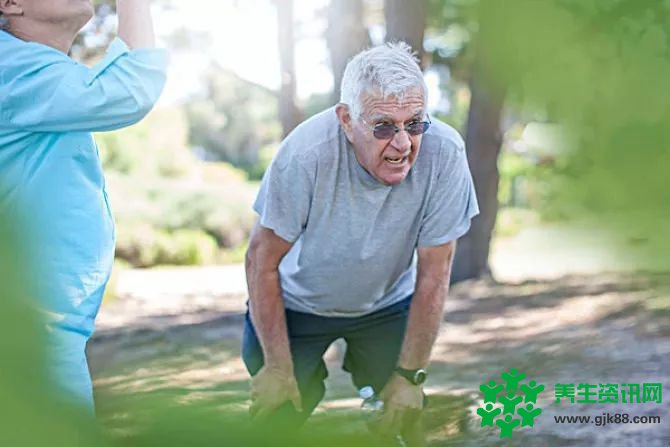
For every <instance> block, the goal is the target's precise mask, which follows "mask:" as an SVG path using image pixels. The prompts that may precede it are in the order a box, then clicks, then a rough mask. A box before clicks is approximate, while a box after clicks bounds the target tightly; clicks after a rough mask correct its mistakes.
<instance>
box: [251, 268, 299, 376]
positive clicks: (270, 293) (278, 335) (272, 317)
mask: <svg viewBox="0 0 670 447" xmlns="http://www.w3.org/2000/svg"><path fill="white" fill-rule="evenodd" d="M247 280H248V285H249V310H250V312H251V320H252V322H253V324H254V329H255V330H256V335H257V336H258V339H259V341H260V344H261V348H262V349H263V356H264V363H265V366H266V367H268V368H270V369H276V370H279V371H283V372H285V373H291V374H293V360H292V359H291V349H290V345H289V341H288V331H287V328H286V315H285V308H284V301H283V299H282V296H281V286H280V283H279V272H278V271H277V270H276V269H274V270H272V269H267V268H265V269H264V268H263V267H261V266H258V265H255V264H254V262H253V261H249V260H248V261H247Z"/></svg>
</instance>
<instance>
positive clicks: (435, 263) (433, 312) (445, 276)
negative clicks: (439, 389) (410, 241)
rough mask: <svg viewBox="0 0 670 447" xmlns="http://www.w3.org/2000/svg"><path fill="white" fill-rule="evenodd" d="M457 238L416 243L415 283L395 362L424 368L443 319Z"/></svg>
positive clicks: (403, 366)
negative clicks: (429, 244) (432, 243)
mask: <svg viewBox="0 0 670 447" xmlns="http://www.w3.org/2000/svg"><path fill="white" fill-rule="evenodd" d="M455 249H456V241H452V242H449V243H447V244H444V245H438V246H436V247H419V248H418V249H417V252H418V255H419V263H418V269H417V283H416V291H415V292H414V297H413V298H412V304H411V306H410V311H409V319H408V322H407V331H406V332H405V340H404V342H403V347H402V351H401V352H400V360H399V362H398V366H401V367H402V368H406V369H417V368H425V367H426V366H427V365H428V361H429V360H430V351H431V350H432V348H433V344H434V343H435V339H436V338H437V333H438V331H439V329H440V324H441V322H442V312H443V310H444V302H445V299H446V297H447V293H448V291H449V276H450V274H451V265H452V262H453V258H454V252H455Z"/></svg>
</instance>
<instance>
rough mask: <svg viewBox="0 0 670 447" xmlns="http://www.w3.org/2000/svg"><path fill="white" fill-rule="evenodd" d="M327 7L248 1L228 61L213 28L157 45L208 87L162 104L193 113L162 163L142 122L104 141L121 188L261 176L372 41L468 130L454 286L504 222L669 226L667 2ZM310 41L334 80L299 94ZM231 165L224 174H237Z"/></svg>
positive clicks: (107, 11) (165, 4)
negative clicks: (410, 58) (409, 57)
mask: <svg viewBox="0 0 670 447" xmlns="http://www.w3.org/2000/svg"><path fill="white" fill-rule="evenodd" d="M249 4H250V3H244V2H236V1H232V0H230V1H224V2H220V4H217V5H218V6H216V8H222V9H221V10H217V11H213V9H214V7H212V6H211V3H207V2H198V1H194V3H193V4H192V5H191V7H190V9H198V8H200V9H203V10H205V11H206V12H207V13H210V12H211V14H209V15H211V16H216V15H217V14H218V16H219V17H220V18H221V20H222V21H223V19H225V18H227V17H232V16H235V14H238V13H239V12H240V11H242V10H243V9H244V8H245V5H249ZM96 5H97V11H98V14H97V16H96V19H95V20H94V21H93V22H91V24H90V25H89V27H87V29H86V30H85V32H84V33H82V35H81V36H80V38H79V40H78V45H77V46H76V47H75V48H74V50H73V54H74V55H75V56H76V57H78V58H80V59H82V60H85V61H87V62H92V61H95V60H96V58H99V57H100V53H101V50H102V49H104V46H105V45H106V43H107V42H108V40H109V38H110V37H111V36H112V35H113V30H114V16H113V12H114V10H113V6H114V2H113V1H111V0H97V1H96ZM320 5H321V6H320V9H319V10H317V11H316V12H315V14H314V15H312V16H310V17H309V18H306V17H305V15H304V14H303V13H304V11H305V10H306V9H309V8H311V9H314V6H309V7H308V6H306V4H302V3H295V2H293V1H291V0H272V1H270V0H256V1H255V2H253V5H252V6H246V7H251V8H254V12H256V13H258V14H257V15H255V17H256V19H255V20H256V22H254V21H253V20H254V19H252V21H249V22H248V23H247V22H245V23H246V28H244V27H240V28H238V31H237V32H238V34H237V35H235V38H234V39H233V40H234V43H235V44H236V45H237V48H239V49H240V51H239V52H235V53H234V55H233V54H231V55H230V57H222V56H227V55H225V54H224V55H222V54H219V53H220V52H221V51H223V50H220V49H219V47H217V46H215V45H214V44H215V42H214V40H213V38H212V34H211V33H213V32H217V31H216V30H215V29H213V28H211V27H210V29H209V30H204V28H203V27H202V26H199V25H200V24H199V23H197V22H193V21H183V20H182V21H177V24H176V25H174V26H173V27H171V28H169V29H167V30H166V29H165V28H166V27H163V28H162V30H161V35H162V39H163V41H164V42H165V43H166V44H168V45H169V46H170V47H171V48H173V50H174V51H173V52H175V53H179V54H177V56H178V57H176V58H175V60H174V61H173V64H176V65H179V64H180V62H179V61H180V60H181V59H180V57H181V56H180V55H183V54H184V53H187V54H188V55H190V56H192V57H193V56H196V55H199V56H203V57H205V58H209V62H207V63H206V64H205V65H206V67H207V68H206V70H203V71H202V74H201V75H200V77H199V78H197V79H195V80H194V79H189V80H188V81H184V82H183V83H182V84H181V86H180V87H181V88H182V89H183V90H184V92H182V93H183V94H182V96H181V97H180V99H179V100H177V101H172V102H170V103H169V104H163V105H162V106H161V107H162V108H165V107H167V108H172V109H174V110H175V112H174V113H173V114H172V116H173V117H176V116H181V117H183V119H182V118H180V119H179V120H180V122H182V123H185V128H186V129H187V131H186V133H185V134H184V137H183V138H181V137H179V138H173V139H172V140H171V141H170V144H169V145H167V146H165V147H170V148H171V149H170V150H169V151H168V152H169V153H170V154H171V155H169V157H168V161H165V160H162V157H158V158H152V157H154V156H153V155H152V156H151V157H149V158H147V157H148V155H147V154H150V153H153V151H146V150H136V149H135V148H136V147H137V146H138V145H140V144H144V145H146V144H149V145H151V144H153V143H151V142H150V141H149V140H147V141H149V143H147V141H142V143H140V142H139V140H138V139H137V138H138V137H137V136H138V133H139V134H142V132H144V133H143V134H142V135H144V137H142V138H145V137H146V135H147V134H146V130H145V131H142V130H141V129H142V126H143V125H140V127H139V129H140V130H129V131H124V132H119V133H114V134H111V135H108V136H105V137H104V138H103V139H102V142H103V146H105V145H107V146H106V147H107V149H106V150H105V151H103V152H106V153H107V155H105V160H106V163H107V164H108V170H110V171H111V172H112V173H113V175H116V174H114V172H118V174H119V176H120V177H122V176H123V175H125V176H131V174H133V173H134V174H133V175H135V176H142V174H140V172H145V173H146V172H149V171H151V172H154V173H155V175H156V176H157V177H159V178H163V179H164V178H172V179H174V180H175V181H177V180H179V179H181V180H184V179H189V180H188V181H191V182H196V183H197V182H200V184H201V185H203V184H204V183H206V182H207V181H208V180H206V178H210V179H211V178H212V177H211V176H210V177H207V176H203V175H200V174H197V173H199V172H200V173H201V172H204V171H203V170H202V169H201V167H200V166H201V164H202V163H205V164H206V165H207V166H208V168H207V169H206V171H207V172H210V174H211V172H212V171H213V170H214V171H215V170H216V169H219V168H217V167H216V166H223V165H220V163H228V164H230V165H232V166H233V167H234V169H240V170H242V171H243V174H242V178H241V180H240V181H241V182H242V183H245V181H246V180H247V179H250V180H257V179H259V178H260V176H261V175H262V172H263V170H264V168H265V166H266V164H267V162H268V161H269V160H270V159H271V157H272V153H273V151H274V149H275V148H276V147H277V144H278V142H279V140H280V139H281V136H282V135H286V134H287V133H288V132H289V131H290V130H291V129H292V128H293V127H294V126H295V125H296V124H297V123H298V122H299V121H300V118H301V115H302V116H309V115H310V114H312V113H315V112H317V111H319V110H322V109H323V108H325V107H327V106H329V105H332V104H334V103H335V102H336V101H337V99H338V98H339V92H338V85H339V82H340V79H341V74H342V71H343V69H344V65H345V64H346V61H347V60H348V58H350V57H351V56H352V55H353V54H355V53H356V52H357V51H359V50H360V49H362V48H364V47H366V46H367V45H370V44H378V43H381V42H383V41H384V40H386V41H389V40H395V39H398V38H402V39H405V40H408V41H409V42H410V44H411V45H412V46H413V48H414V49H415V50H416V51H417V53H419V54H421V55H422V59H421V60H422V65H423V67H424V69H425V72H426V76H427V79H429V83H430V84H431V94H432V95H433V100H434V101H432V102H431V114H432V115H434V116H437V117H439V118H440V119H443V120H444V121H446V122H448V123H450V124H451V125H453V126H455V127H456V128H457V129H459V130H460V131H461V133H462V134H463V135H464V138H465V140H466V143H467V150H468V159H469V162H470V165H471V170H472V173H473V177H474V179H475V183H476V187H477V194H478V199H479V203H480V208H481V214H480V216H478V217H477V218H475V219H474V221H473V225H472V229H471V231H470V233H469V234H468V235H466V236H465V237H464V238H463V239H462V240H461V241H460V244H459V250H458V255H457V259H456V263H455V266H454V272H453V278H454V279H455V280H460V279H466V278H476V277H481V276H488V275H489V268H488V258H489V253H490V247H491V242H492V240H495V239H494V238H493V236H494V234H495V232H496V231H498V232H501V234H502V233H506V232H508V231H510V229H509V222H513V225H512V226H513V227H517V226H519V225H523V222H524V219H525V217H523V216H525V215H526V213H534V214H539V215H540V217H541V218H544V219H554V220H555V219H566V218H573V217H576V216H584V215H586V214H588V213H589V212H590V213H591V215H592V216H591V217H593V218H594V219H595V221H597V222H598V223H599V225H600V224H601V223H602V225H600V226H599V228H614V227H616V228H625V231H626V232H628V233H631V235H630V236H626V237H627V238H629V239H634V240H639V239H640V238H642V239H645V240H648V239H649V238H650V237H651V238H652V239H653V238H656V237H658V236H651V235H658V234H661V233H662V232H663V230H661V229H663V228H670V226H668V225H664V223H667V222H666V221H665V220H664V219H665V217H663V216H665V215H667V214H668V213H669V211H668V209H667V204H668V203H670V200H667V199H668V197H667V194H665V193H664V192H663V191H665V190H666V189H667V188H665V187H664V184H663V181H662V180H660V179H662V178H664V175H663V172H661V171H662V169H663V166H666V165H667V161H668V151H667V150H666V148H665V144H664V142H665V141H668V135H667V130H666V128H667V126H666V125H664V123H665V122H667V114H668V112H667V111H668V110H670V108H669V107H668V104H667V100H666V99H665V97H666V95H662V94H661V92H663V91H664V90H665V79H667V74H668V72H669V71H670V68H669V64H668V63H667V61H666V58H664V57H663V55H664V54H667V51H668V41H669V39H668V33H667V30H666V27H665V26H664V17H666V16H667V13H668V12H669V11H670V6H668V3H667V2H653V1H643V2H639V1H636V2H634V1H632V0H619V1H617V2H597V1H587V2H583V1H577V0H567V1H566V0H549V1H546V2H534V1H530V0H510V1H507V2H504V6H503V5H502V2H496V1H491V0H422V1H418V2H402V1H395V0H386V1H382V0H331V1H329V2H328V1H325V0H324V1H323V2H321V4H320ZM154 6H155V9H156V13H157V14H156V16H157V17H156V18H157V22H158V23H166V22H167V19H166V17H168V16H169V14H170V12H171V11H172V12H174V11H177V16H178V17H180V14H183V11H181V10H180V9H179V8H180V5H179V3H178V2H173V1H170V0H163V1H156V2H155V4H154ZM210 9H212V11H210ZM268 11H270V12H269V14H273V15H274V19H273V21H274V25H272V26H273V27H276V32H275V33H274V36H276V42H275V39H274V38H272V39H270V40H268V41H264V42H262V48H263V50H262V51H256V52H253V51H251V50H248V49H247V48H251V47H252V46H253V45H252V44H253V43H254V41H255V39H257V38H258V36H260V35H261V34H262V33H261V31H262V29H261V26H262V27H268V26H269V23H270V22H267V21H263V20H262V17H263V14H262V13H263V12H265V14H266V15H267V14H268ZM180 18H181V17H180ZM226 23H227V24H228V25H227V26H228V27H230V24H231V23H232V24H234V23H235V22H234V21H232V22H226ZM256 24H258V28H255V26H256ZM208 33H209V34H208ZM229 40H230V39H229ZM307 45H311V46H312V47H310V48H313V47H315V46H319V45H320V46H322V47H323V49H324V51H323V53H319V52H318V51H317V52H313V54H318V56H314V57H317V58H322V59H324V60H323V62H324V63H326V64H327V66H328V67H330V73H325V72H322V73H321V74H320V75H319V76H320V78H318V77H317V80H316V81H314V80H312V83H314V82H316V85H317V87H318V88H319V89H320V90H319V91H315V92H314V93H312V94H311V95H309V94H307V95H305V94H304V92H303V93H302V94H301V93H300V89H301V87H303V86H305V85H307V84H308V83H309V82H306V81H305V79H306V76H307V75H306V72H305V71H304V67H305V63H304V62H305V61H304V57H305V56H304V54H305V47H306V46H307ZM225 51H228V52H230V51H231V50H230V47H227V50H225ZM241 56H243V57H244V58H246V59H248V60H252V61H256V62H259V63H260V65H259V66H261V67H263V68H262V69H261V70H260V71H264V72H270V71H272V73H274V76H275V77H276V79H278V82H276V83H275V84H274V85H268V84H267V83H261V82H259V81H258V80H257V79H252V78H250V77H249V76H248V75H247V74H240V73H239V72H236V70H235V62H236V61H235V59H236V58H239V57H241ZM274 60H276V61H277V62H276V63H275V62H273V61H274ZM189 61H190V59H189ZM189 63H190V62H189ZM263 64H265V65H263ZM194 69H195V67H194ZM312 69H313V68H312ZM301 76H303V78H301ZM314 76H315V75H314V74H312V77H314ZM301 79H302V80H301ZM331 79H332V81H331ZM328 85H331V89H330V92H327V88H325V87H327V86H328ZM165 116H169V114H168V115H165ZM172 119H173V120H174V119H176V118H172ZM168 126H172V125H171V124H167V122H166V124H165V128H167V127H168ZM129 147H132V148H133V149H131V150H128V149H124V148H129ZM160 150H161V148H157V152H159V153H160ZM163 155H164V154H163ZM146 160H155V162H153V161H152V162H147V161H146ZM169 160H175V161H173V162H170V161H169ZM186 160H190V161H186ZM216 163H219V164H218V165H217V164H216ZM170 165H171V166H172V167H170ZM156 166H159V169H155V167H156ZM189 166H190V167H189ZM194 166H197V168H194ZM221 169H224V168H221ZM234 169H233V168H230V167H226V168H225V172H227V173H231V172H238V171H234ZM222 172H223V171H222ZM194 173H195V174H194ZM210 174H208V175H210ZM152 175H154V174H152ZM226 175H227V174H216V175H214V177H216V178H221V177H226ZM236 175H237V174H235V175H233V177H231V178H239V177H236ZM245 176H246V179H245ZM143 177H145V181H146V177H147V176H146V175H144V176H143ZM129 181H131V180H129ZM112 183H113V182H112ZM245 184H246V183H245ZM254 187H255V186H253V185H251V188H252V189H253V188H254ZM226 200H232V197H227V198H225V199H222V202H225V201H226ZM222 202H221V203H222ZM121 207H123V205H121ZM117 208H118V207H117ZM246 208H248V205H245V206H242V204H239V205H235V206H234V207H233V209H246ZM633 210H635V212H634V213H633ZM521 211H523V212H521ZM177 212H178V211H177ZM122 214H123V213H122ZM205 214H207V213H205ZM594 214H595V216H594ZM605 216H607V217H605ZM499 217H501V218H502V220H500V219H499ZM533 219H535V218H533ZM176 221H179V219H176ZM518 222H521V223H520V224H519V223H518ZM615 222H617V223H616V225H615ZM231 225H234V223H233V224H231ZM243 227H244V226H243ZM616 228H615V230H616ZM170 231H172V229H170ZM231 231H233V230H232V229H231ZM212 236H214V237H215V238H216V240H217V241H219V242H222V241H226V240H229V241H233V240H235V241H239V237H222V236H221V235H218V236H217V235H213V234H212ZM659 239H663V240H661V241H659V243H654V244H653V245H655V246H658V247H664V248H667V244H666V243H665V242H664V241H665V240H670V238H660V237H659ZM228 248H232V247H228Z"/></svg>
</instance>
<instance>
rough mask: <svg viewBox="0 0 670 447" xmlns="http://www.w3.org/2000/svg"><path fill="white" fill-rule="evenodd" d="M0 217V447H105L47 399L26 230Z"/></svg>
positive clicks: (75, 414)
mask: <svg viewBox="0 0 670 447" xmlns="http://www.w3.org/2000/svg"><path fill="white" fill-rule="evenodd" d="M26 221H29V220H23V219H20V218H19V216H18V215H9V214H8V213H7V214H3V213H0V287H1V288H0V445H2V446H15V447H24V446H25V447H33V446H35V447H37V446H40V447H41V446H50V447H58V446H63V447H71V446H75V445H86V446H89V445H91V446H92V445H96V446H103V445H105V444H104V443H103V442H102V439H101V437H100V436H99V433H98V432H97V431H96V430H97V427H96V425H95V424H94V423H93V421H92V419H91V418H90V417H87V416H86V415H85V414H82V413H80V412H79V411H78V409H77V408H73V407H70V406H67V405H66V404H65V403H62V402H60V401H59V400H57V398H56V397H55V396H54V395H53V390H52V389H50V388H49V386H48V380H47V376H46V372H45V371H46V368H45V350H44V340H45V337H46V336H47V333H46V331H45V330H44V328H45V326H44V324H43V323H42V322H41V320H40V319H39V314H38V312H36V309H35V307H34V303H32V302H31V295H32V294H31V292H30V285H31V284H32V283H34V282H35V281H36V280H37V279H38V278H35V277H34V272H32V271H30V270H29V269H28V268H26V264H25V262H24V261H25V258H24V257H23V254H24V253H25V252H26V251H27V250H26V248H27V247H26V245H27V243H28V242H29V234H30V231H31V230H30V228H31V227H30V226H27V225H26V224H25V222H26Z"/></svg>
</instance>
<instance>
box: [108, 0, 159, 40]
mask: <svg viewBox="0 0 670 447" xmlns="http://www.w3.org/2000/svg"><path fill="white" fill-rule="evenodd" d="M116 13H117V15H118V17H119V37H120V38H121V39H122V40H123V41H124V42H125V43H126V45H128V46H129V47H130V48H153V47H155V46H156V39H155V36H154V27H153V22H152V20H151V0H116Z"/></svg>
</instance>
